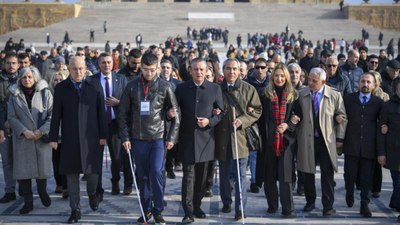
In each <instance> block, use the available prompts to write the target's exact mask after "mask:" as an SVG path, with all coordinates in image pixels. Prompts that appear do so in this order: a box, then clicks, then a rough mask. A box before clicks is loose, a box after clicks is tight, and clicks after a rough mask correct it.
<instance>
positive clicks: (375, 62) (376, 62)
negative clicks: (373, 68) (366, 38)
mask: <svg viewBox="0 0 400 225" xmlns="http://www.w3.org/2000/svg"><path fill="white" fill-rule="evenodd" d="M369 63H371V64H378V61H369Z"/></svg>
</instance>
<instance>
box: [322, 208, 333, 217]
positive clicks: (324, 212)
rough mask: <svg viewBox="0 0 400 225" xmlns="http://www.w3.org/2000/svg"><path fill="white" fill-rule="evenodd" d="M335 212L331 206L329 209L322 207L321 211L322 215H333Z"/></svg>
mask: <svg viewBox="0 0 400 225" xmlns="http://www.w3.org/2000/svg"><path fill="white" fill-rule="evenodd" d="M335 214H336V210H335V209H334V208H331V209H324V210H323V211H322V215H323V216H333V215H335Z"/></svg>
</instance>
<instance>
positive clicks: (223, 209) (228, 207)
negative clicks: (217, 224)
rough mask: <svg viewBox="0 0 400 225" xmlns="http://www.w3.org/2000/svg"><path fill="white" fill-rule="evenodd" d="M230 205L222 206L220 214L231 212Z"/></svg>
mask: <svg viewBox="0 0 400 225" xmlns="http://www.w3.org/2000/svg"><path fill="white" fill-rule="evenodd" d="M231 210H232V209H231V205H228V204H226V205H224V206H222V210H221V211H222V212H223V213H230V212H231Z"/></svg>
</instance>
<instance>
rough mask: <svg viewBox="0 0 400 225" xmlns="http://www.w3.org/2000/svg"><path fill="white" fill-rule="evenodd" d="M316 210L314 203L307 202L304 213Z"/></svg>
mask: <svg viewBox="0 0 400 225" xmlns="http://www.w3.org/2000/svg"><path fill="white" fill-rule="evenodd" d="M313 209H315V203H314V202H307V204H306V205H305V206H304V208H303V212H311V211H313Z"/></svg>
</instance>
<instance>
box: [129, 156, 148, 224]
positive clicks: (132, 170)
mask: <svg viewBox="0 0 400 225" xmlns="http://www.w3.org/2000/svg"><path fill="white" fill-rule="evenodd" d="M128 155H129V164H130V166H131V172H132V176H133V183H134V184H135V189H136V195H137V197H138V200H139V207H140V213H142V217H143V221H144V224H145V225H147V218H146V215H144V211H143V207H142V201H141V200H140V194H139V188H138V186H137V183H136V175H135V169H136V165H135V164H134V163H133V162H132V157H131V150H130V149H129V150H128ZM134 168H135V169H134Z"/></svg>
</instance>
